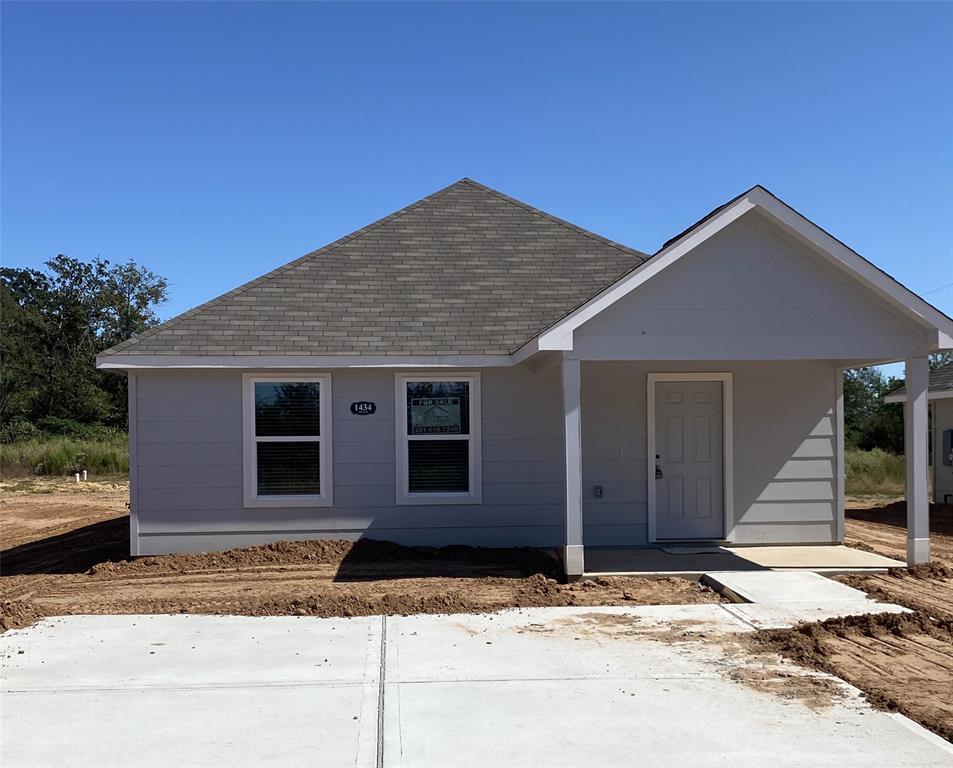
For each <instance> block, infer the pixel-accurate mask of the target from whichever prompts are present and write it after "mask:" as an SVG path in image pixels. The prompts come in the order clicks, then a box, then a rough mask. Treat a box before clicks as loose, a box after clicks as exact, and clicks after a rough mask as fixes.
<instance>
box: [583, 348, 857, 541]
mask: <svg viewBox="0 0 953 768" xmlns="http://www.w3.org/2000/svg"><path fill="white" fill-rule="evenodd" d="M686 371H720V372H731V373H733V374H734V382H733V383H734V397H733V404H734V418H733V434H734V452H733V463H734V520H733V531H729V536H730V538H731V539H732V540H733V541H735V542H737V543H743V544H752V543H773V542H777V543H789V544H793V543H822V542H832V541H835V540H836V537H837V533H836V522H837V518H836V509H837V504H836V499H835V496H836V486H835V471H836V470H835V435H834V424H835V420H834V404H835V396H836V395H835V392H836V383H837V376H838V375H839V373H838V372H837V371H836V369H835V366H834V364H833V363H826V362H817V361H811V362H758V363H753V362H732V363H719V364H717V365H712V364H706V363H671V362H655V363H645V362H590V363H583V382H582V396H583V405H582V430H583V499H584V523H585V528H584V541H585V543H586V544H587V545H589V546H609V545H642V544H646V543H647V542H648V521H647V486H646V445H647V436H646V407H647V397H646V394H647V393H646V386H647V376H648V374H649V373H653V372H654V373H671V372H686ZM597 485H601V486H602V488H603V495H602V497H601V498H596V497H595V495H594V489H595V486H597Z"/></svg>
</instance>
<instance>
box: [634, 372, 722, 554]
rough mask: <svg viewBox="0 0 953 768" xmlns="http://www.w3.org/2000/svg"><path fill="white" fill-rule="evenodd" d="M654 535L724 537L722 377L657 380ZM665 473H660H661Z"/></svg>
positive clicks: (698, 537) (668, 536)
mask: <svg viewBox="0 0 953 768" xmlns="http://www.w3.org/2000/svg"><path fill="white" fill-rule="evenodd" d="M655 387H656V389H655V424H656V435H655V453H656V455H657V458H656V462H655V463H656V465H657V467H658V471H657V472H656V477H655V478H654V479H651V478H650V480H649V482H654V483H655V535H656V538H658V539H713V540H718V539H723V538H724V535H725V526H724V522H725V521H724V511H725V506H724V467H723V456H722V453H723V442H722V439H723V418H722V409H723V400H722V383H721V382H720V381H659V382H656V383H655ZM659 474H661V477H659V476H658V475H659Z"/></svg>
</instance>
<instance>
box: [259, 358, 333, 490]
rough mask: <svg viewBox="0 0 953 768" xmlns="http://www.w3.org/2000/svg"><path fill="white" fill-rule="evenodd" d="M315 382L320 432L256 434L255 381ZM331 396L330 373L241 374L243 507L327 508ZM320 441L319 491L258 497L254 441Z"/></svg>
mask: <svg viewBox="0 0 953 768" xmlns="http://www.w3.org/2000/svg"><path fill="white" fill-rule="evenodd" d="M285 381H287V382H301V383H308V382H314V383H317V384H318V385H319V386H320V410H319V416H318V418H319V422H320V429H321V434H320V435H314V436H310V437H309V436H306V435H300V436H298V435H295V436H290V437H268V438H259V437H256V436H255V384H256V383H257V382H285ZM333 402H334V401H333V400H332V397H331V376H330V374H320V375H309V376H295V375H290V374H286V375H284V376H281V375H277V374H274V375H262V374H256V373H245V374H242V475H243V482H242V486H243V494H244V503H245V506H246V507H272V508H274V507H329V506H331V505H332V504H333V503H334V500H333V489H334V481H333V477H332V467H333V466H334V464H333V461H332V457H331V447H332V440H331V421H332V419H331V412H332V407H333ZM311 440H314V441H318V442H320V444H321V445H320V449H319V457H320V458H319V461H320V464H321V466H320V472H321V493H320V494H307V495H288V496H272V495H268V496H259V495H258V452H257V450H256V448H255V445H256V443H258V442H259V441H263V442H282V441H284V442H296V441H311Z"/></svg>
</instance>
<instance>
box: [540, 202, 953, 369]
mask: <svg viewBox="0 0 953 768" xmlns="http://www.w3.org/2000/svg"><path fill="white" fill-rule="evenodd" d="M756 208H757V209H759V210H761V211H762V212H763V213H764V214H766V215H767V216H768V218H770V219H773V220H774V221H775V222H776V223H777V224H778V225H780V226H781V227H782V228H783V229H784V230H785V231H787V232H789V233H791V234H793V235H794V236H795V237H797V238H798V239H799V240H800V241H801V242H804V243H805V244H806V245H808V246H809V247H810V248H811V249H812V250H813V251H815V252H816V253H818V254H819V255H821V256H822V257H824V258H825V259H827V260H828V261H830V262H831V263H832V264H834V265H835V266H838V267H839V268H841V269H842V270H843V271H844V272H846V273H847V274H848V275H850V276H851V277H853V278H854V279H858V280H859V281H860V282H861V283H863V284H865V285H866V286H867V287H869V288H870V289H871V290H873V292H874V293H876V294H877V295H878V296H880V297H881V298H883V299H884V300H886V301H887V302H888V303H890V304H892V305H893V306H895V307H896V308H897V309H899V310H900V311H901V312H902V313H903V314H904V315H906V316H907V317H909V318H910V319H911V320H913V321H914V322H915V323H917V324H918V325H920V326H921V327H922V328H924V329H926V330H927V331H928V332H929V333H930V338H929V344H930V349H931V351H932V350H938V349H946V348H949V347H950V346H951V344H953V319H950V318H949V317H947V316H946V315H944V314H943V313H942V312H940V311H939V310H938V309H936V308H935V307H933V306H932V305H930V304H929V303H928V302H927V301H925V300H924V299H922V298H920V297H919V296H917V295H916V294H915V293H913V291H911V290H909V289H908V288H906V287H905V286H903V285H901V284H900V283H898V282H897V281H896V280H894V279H893V278H892V277H890V276H889V275H887V274H886V273H885V272H883V271H881V270H880V269H878V268H877V267H875V266H874V265H873V264H871V263H870V262H869V261H867V260H866V259H864V258H863V257H861V256H860V255H859V254H857V253H855V252H854V251H852V250H851V249H850V248H848V247H847V246H846V245H844V244H843V243H841V242H840V241H839V240H837V239H836V238H835V237H833V236H832V235H829V234H828V233H827V232H825V231H824V230H823V229H821V228H820V227H818V226H817V225H816V224H814V223H813V222H811V221H809V220H808V219H807V218H805V217H804V216H802V215H801V214H800V213H798V212H797V211H795V210H794V209H793V208H791V207H790V206H789V205H787V204H786V203H784V202H782V201H781V200H779V199H778V198H776V197H775V196H774V195H772V194H771V193H770V192H768V191H767V190H765V189H764V188H762V187H754V188H753V189H751V190H750V191H749V192H747V193H746V194H744V195H743V196H741V197H739V198H738V199H737V200H735V201H734V202H733V203H731V204H730V205H728V206H727V207H726V208H725V209H724V210H722V211H719V212H718V213H716V214H715V215H714V216H712V217H711V218H710V219H709V220H708V221H705V222H703V223H702V224H701V225H700V226H698V227H696V228H695V229H692V230H690V231H689V232H688V233H686V234H685V235H684V236H683V237H681V238H680V239H678V240H676V241H675V242H674V243H672V244H671V245H669V246H668V247H667V248H665V249H663V250H661V251H659V252H658V253H657V254H655V255H654V256H652V257H651V258H650V259H649V260H648V261H646V262H645V263H644V264H643V265H641V266H640V267H637V268H636V269H634V270H633V271H632V272H630V273H629V274H628V275H626V276H625V277H623V278H621V279H620V280H619V281H617V282H616V283H614V284H613V285H611V286H609V287H608V288H606V289H605V290H604V291H602V292H601V293H600V294H599V295H598V296H595V297H594V298H592V299H590V300H589V301H588V302H586V303H585V304H584V305H582V306H581V307H579V308H578V309H576V310H575V311H574V312H571V313H570V314H569V315H567V316H566V317H564V318H563V319H562V320H560V321H559V322H558V323H556V325H554V326H552V327H551V328H549V329H548V330H547V331H544V332H543V333H542V334H540V336H539V338H538V344H539V349H561V350H567V351H568V350H571V349H572V348H573V346H572V345H573V342H572V334H573V331H574V330H575V329H576V328H578V327H579V326H580V325H582V324H583V323H585V322H587V321H588V320H591V319H592V318H593V317H595V316H596V315H597V314H599V313H600V312H602V311H604V310H605V309H608V308H609V307H610V306H612V305H613V304H614V303H615V302H617V301H618V300H619V299H621V298H622V297H624V296H626V295H627V294H629V293H630V292H631V291H633V290H635V289H636V288H638V287H639V286H640V285H642V284H643V283H645V282H647V281H648V280H651V279H652V278H653V277H654V276H655V275H657V274H658V273H659V272H661V271H662V270H664V269H666V268H668V267H669V266H671V265H672V264H674V263H675V262H677V261H678V260H679V259H681V258H682V257H683V256H685V255H686V254H687V253H689V252H691V251H692V250H694V249H695V248H697V247H698V246H699V245H701V244H702V243H703V242H705V241H706V240H708V239H709V238H711V237H712V236H714V235H715V234H717V233H718V232H720V231H721V230H722V229H724V228H725V227H726V226H728V225H729V224H731V223H732V222H734V221H737V220H738V219H739V218H740V217H741V216H744V215H745V214H746V213H748V212H749V211H752V210H754V209H756Z"/></svg>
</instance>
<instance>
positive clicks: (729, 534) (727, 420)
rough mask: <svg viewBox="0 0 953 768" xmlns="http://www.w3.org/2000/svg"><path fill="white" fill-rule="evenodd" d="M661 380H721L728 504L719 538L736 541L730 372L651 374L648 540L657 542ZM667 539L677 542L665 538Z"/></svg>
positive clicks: (724, 477)
mask: <svg viewBox="0 0 953 768" xmlns="http://www.w3.org/2000/svg"><path fill="white" fill-rule="evenodd" d="M660 381H720V382H721V396H722V408H721V418H722V455H723V457H724V458H723V460H722V472H723V473H724V474H723V494H724V495H723V500H724V505H725V510H724V511H725V523H724V525H725V529H724V538H723V539H719V541H727V542H731V541H734V537H735V530H734V528H735V526H734V520H735V509H734V507H735V468H734V414H733V403H734V393H733V391H732V390H733V388H734V374H731V373H650V374H649V375H648V377H647V386H646V390H647V391H646V414H645V415H646V430H645V431H646V435H647V443H648V445H647V446H646V450H647V453H646V465H645V477H646V480H647V481H648V494H647V501H648V534H649V535H648V539H649V543H650V544H656V543H658V542H659V539H658V538H656V535H655V529H656V518H655V512H656V510H655V385H656V383H658V382H660ZM665 541H675V540H674V539H665Z"/></svg>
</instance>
